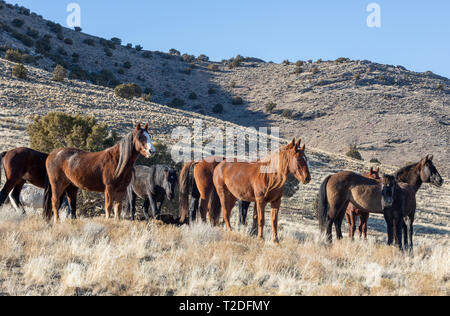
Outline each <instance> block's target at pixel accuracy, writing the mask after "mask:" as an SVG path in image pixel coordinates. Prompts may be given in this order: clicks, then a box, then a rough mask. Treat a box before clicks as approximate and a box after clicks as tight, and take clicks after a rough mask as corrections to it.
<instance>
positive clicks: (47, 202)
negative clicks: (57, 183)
mask: <svg viewBox="0 0 450 316" xmlns="http://www.w3.org/2000/svg"><path fill="white" fill-rule="evenodd" d="M42 215H43V217H44V219H45V220H46V221H50V220H51V219H52V216H53V211H52V187H51V185H50V180H49V179H48V174H46V175H45V181H44V212H43V213H42Z"/></svg>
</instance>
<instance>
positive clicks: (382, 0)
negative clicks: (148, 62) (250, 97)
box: [8, 0, 450, 78]
mask: <svg viewBox="0 0 450 316" xmlns="http://www.w3.org/2000/svg"><path fill="white" fill-rule="evenodd" d="M8 2H10V3H18V4H20V5H23V6H25V7H28V8H30V9H31V10H32V11H34V12H36V13H38V14H41V15H43V16H44V18H47V19H49V20H53V21H56V22H58V23H60V24H62V25H64V26H66V19H67V16H68V14H69V13H67V12H66V7H67V5H68V4H69V3H71V2H76V3H78V4H79V5H80V6H81V23H82V25H81V26H82V28H83V32H86V33H89V34H93V35H97V36H101V37H105V38H111V37H119V38H121V39H122V40H123V42H124V43H133V44H140V45H142V46H144V49H147V50H160V51H168V50H169V49H170V48H176V49H178V50H179V51H181V52H182V53H189V54H194V55H199V54H206V55H208V56H209V57H210V58H211V59H212V60H222V59H224V58H230V57H232V56H235V55H237V54H241V55H243V56H252V57H258V58H262V59H264V60H266V61H274V62H281V61H283V60H285V59H289V60H291V61H296V60H299V59H302V60H309V59H313V60H316V59H319V58H322V59H324V60H328V59H336V58H338V57H349V58H352V59H368V60H371V61H375V62H380V63H385V64H392V65H402V66H405V67H407V68H408V69H411V70H414V71H420V72H423V71H427V70H431V71H433V72H435V73H437V74H439V75H443V76H446V77H447V78H449V77H450V1H448V0H430V1H417V0H408V1H407V0H395V1H393V0H368V1H365V0H341V1H336V0H328V1H325V0H316V1H310V0H309V1H306V0H305V1H303V0H277V1H275V0H272V1H267V0H240V1H238V0H227V1H213V0H191V1H186V0H179V1H177V0H172V1H161V0H159V1H154V0H127V1H106V0H72V1H66V0H39V1H36V0H18V1H17V0H16V1H15V2H14V1H8ZM372 2H376V3H378V4H379V5H380V7H381V22H382V25H381V28H369V27H368V26H367V22H366V20H367V17H368V15H369V14H370V13H368V12H366V8H367V5H368V4H370V3H372Z"/></svg>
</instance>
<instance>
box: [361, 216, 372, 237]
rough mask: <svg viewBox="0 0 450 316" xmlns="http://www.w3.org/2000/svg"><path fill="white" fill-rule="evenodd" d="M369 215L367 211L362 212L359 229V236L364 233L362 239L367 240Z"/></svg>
mask: <svg viewBox="0 0 450 316" xmlns="http://www.w3.org/2000/svg"><path fill="white" fill-rule="evenodd" d="M369 217H370V214H369V213H363V214H362V215H361V227H360V230H361V237H362V235H364V240H367V226H368V224H369Z"/></svg>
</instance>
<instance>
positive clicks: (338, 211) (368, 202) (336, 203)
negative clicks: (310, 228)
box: [318, 171, 393, 242]
mask: <svg viewBox="0 0 450 316" xmlns="http://www.w3.org/2000/svg"><path fill="white" fill-rule="evenodd" d="M385 186H386V184H384V183H381V182H379V181H377V180H373V179H368V178H366V177H363V176H361V175H359V174H356V173H353V172H349V171H344V172H340V173H337V174H335V175H333V176H329V177H327V178H326V179H325V181H324V182H323V183H322V186H321V188H320V193H319V205H318V208H319V209H318V217H319V227H320V230H321V232H322V233H326V236H327V239H328V241H329V242H332V239H333V238H332V229H333V224H334V225H335V227H336V235H337V238H338V239H342V238H343V236H342V221H343V219H344V217H345V213H346V210H347V207H348V205H349V203H350V202H351V203H352V204H353V205H355V206H356V207H357V208H358V209H360V210H361V211H363V212H366V213H369V212H371V213H378V214H383V209H384V208H385V207H386V206H389V204H392V203H393V196H392V195H391V196H389V195H386V194H387V192H386V190H384V187H385ZM382 195H384V196H382ZM383 201H384V202H385V203H386V205H383Z"/></svg>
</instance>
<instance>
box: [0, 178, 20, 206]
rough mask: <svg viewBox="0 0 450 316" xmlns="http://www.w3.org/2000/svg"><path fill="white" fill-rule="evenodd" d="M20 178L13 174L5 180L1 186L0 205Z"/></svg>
mask: <svg viewBox="0 0 450 316" xmlns="http://www.w3.org/2000/svg"><path fill="white" fill-rule="evenodd" d="M20 179H21V178H19V177H16V176H13V177H10V178H9V179H8V180H7V181H6V183H5V185H4V186H3V189H2V191H1V192H0V207H1V206H3V204H4V203H5V201H6V199H7V198H8V196H9V194H10V193H11V191H12V190H13V189H14V188H15V186H16V185H17V182H18V181H21V180H20Z"/></svg>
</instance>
